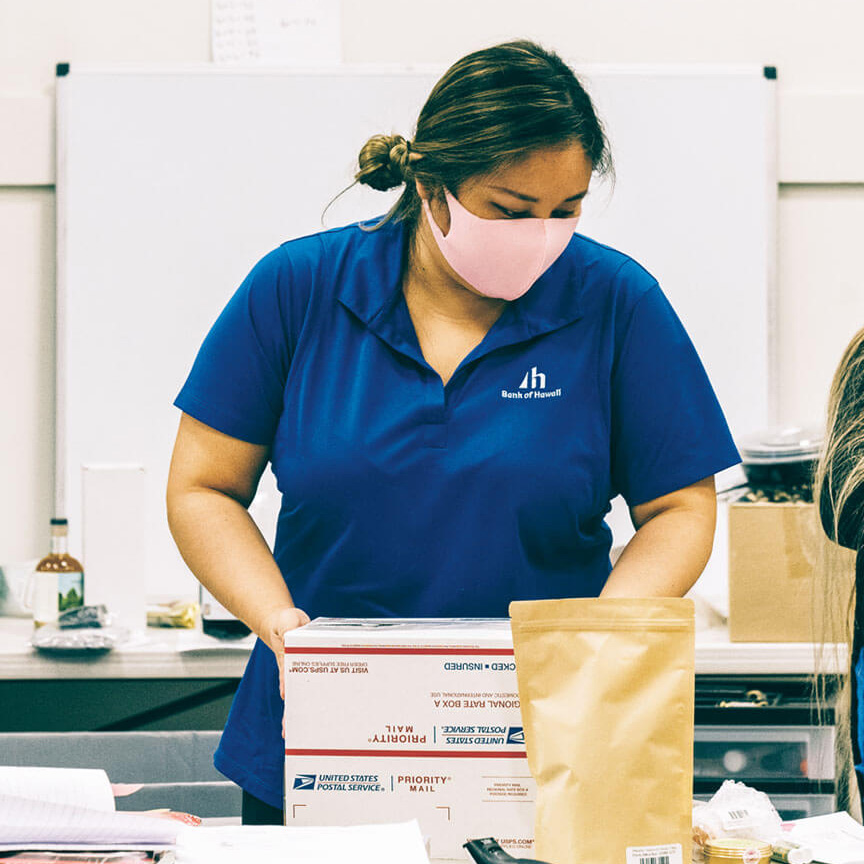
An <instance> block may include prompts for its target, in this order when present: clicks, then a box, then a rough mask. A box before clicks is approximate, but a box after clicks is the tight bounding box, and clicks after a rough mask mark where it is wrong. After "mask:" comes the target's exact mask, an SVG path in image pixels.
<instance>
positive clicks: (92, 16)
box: [0, 0, 864, 561]
mask: <svg viewBox="0 0 864 864" xmlns="http://www.w3.org/2000/svg"><path fill="white" fill-rule="evenodd" d="M342 12H343V58H344V60H345V61H347V62H352V63H362V62H367V61H372V62H411V61H422V62H427V61H428V62H438V63H442V62H444V63H446V62H451V61H453V60H455V59H456V58H458V57H459V56H461V55H462V54H464V53H467V52H468V51H471V50H474V49H475V48H478V47H483V46H486V45H490V44H493V43H495V42H497V41H501V40H504V39H510V38H515V37H521V36H526V37H529V38H534V39H537V40H538V41H540V42H542V43H543V44H545V45H547V46H548V47H551V48H553V49H555V50H556V51H558V52H559V53H560V54H562V55H565V56H567V57H572V58H575V59H576V60H577V61H579V62H584V63H627V62H642V63H645V62H647V63H677V62H688V63H693V62H696V63H727V62H728V63H740V62H748V63H758V64H760V65H775V66H777V68H778V71H779V81H778V89H779V96H780V102H779V114H780V117H779V119H780V141H779V152H780V176H781V188H780V212H779V246H780V248H779V260H778V274H779V298H778V346H777V347H778V359H779V368H780V382H779V383H780V393H779V398H780V415H781V417H780V419H781V420H783V421H785V422H792V421H798V420H805V421H806V420H810V419H819V418H820V417H821V415H822V412H823V404H824V400H825V394H826V392H827V388H828V383H829V381H830V377H831V374H832V371H833V368H834V366H835V364H836V363H837V360H838V359H839V357H840V354H841V352H842V350H843V347H844V346H845V344H846V342H847V341H848V339H849V338H850V337H851V335H852V334H853V333H854V332H855V331H856V330H857V329H858V328H859V327H861V326H864V279H861V278H860V276H859V273H858V258H859V255H858V250H859V248H860V247H861V245H862V235H864V53H862V52H861V51H860V34H861V33H862V32H864V5H862V4H858V3H854V2H849V0H820V2H818V3H817V2H816V0H811V2H801V0H761V2H759V3H754V2H752V0H722V2H721V0H652V2H651V3H645V2H644V0H603V2H601V3H598V2H596V0H592V2H585V0H554V2H553V0H534V2H532V3H525V2H522V0H471V2H470V3H466V2H465V0H458V2H457V0H439V2H438V3H436V4H434V5H433V6H428V5H425V6H424V5H423V4H410V3H409V4H406V3H404V2H394V0H365V2H363V3H358V2H351V0H343V3H342ZM209 26H210V0H148V2H147V3H144V2H143V0H136V2H133V0H76V2H75V3H69V2H67V0H0V561H10V560H20V559H24V558H29V557H34V556H36V555H39V554H41V553H42V551H43V550H44V548H45V546H46V544H47V533H48V532H47V522H48V519H49V518H50V517H51V515H53V514H52V513H51V502H52V499H53V483H52V476H53V446H54V433H53V398H54V376H53V367H54V342H53V330H54V313H53V303H54V242H53V230H54V206H53V204H54V187H53V182H54V172H53V161H52V159H53V157H52V128H53V126H52V124H53V107H52V106H53V102H52V96H53V86H54V70H55V64H56V63H57V62H58V61H69V62H72V63H75V62H87V63H96V62H100V63H101V62H104V63H109V62H110V63H126V62H128V63H141V62H162V63H165V62H172V63H173V62H202V61H207V60H209V59H210V47H209V45H210V42H209ZM382 131H389V130H382ZM402 131H403V132H404V133H406V134H408V133H409V132H410V131H411V130H408V129H406V130H402ZM360 144H362V142H358V148H359V146H360ZM730 254H734V250H730ZM742 314H745V310H742Z"/></svg>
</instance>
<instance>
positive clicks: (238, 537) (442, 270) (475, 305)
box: [168, 42, 738, 822]
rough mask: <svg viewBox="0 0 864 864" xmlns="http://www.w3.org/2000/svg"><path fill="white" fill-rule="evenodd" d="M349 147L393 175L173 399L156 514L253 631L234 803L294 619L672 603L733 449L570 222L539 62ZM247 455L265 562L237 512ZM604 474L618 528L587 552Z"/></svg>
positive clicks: (564, 76) (653, 291) (563, 155)
mask: <svg viewBox="0 0 864 864" xmlns="http://www.w3.org/2000/svg"><path fill="white" fill-rule="evenodd" d="M359 163H360V170H359V172H358V174H357V178H358V180H359V181H360V182H362V183H365V184H367V185H370V186H372V187H373V188H376V189H389V188H393V187H394V186H397V185H400V184H403V183H404V184H405V191H404V192H403V194H402V197H401V198H400V199H399V202H398V203H397V205H396V206H395V207H394V209H393V210H392V211H391V213H389V214H388V215H387V217H386V218H384V219H383V220H381V221H380V222H379V223H378V224H377V225H375V226H374V227H372V228H370V227H369V226H364V225H356V224H355V225H348V226H345V227H342V228H336V229H333V230H330V231H323V232H320V233H318V234H314V235H311V236H308V237H301V238H299V239H296V240H291V241H289V242H287V243H284V244H283V245H282V246H280V247H279V248H278V249H277V250H275V251H274V252H271V253H270V254H269V255H267V256H266V257H265V258H264V259H263V260H262V261H260V262H259V263H258V265H257V266H256V267H255V268H254V269H253V270H252V272H251V273H250V275H249V277H248V278H247V279H246V281H245V282H244V283H243V285H242V286H241V287H240V289H239V290H238V292H237V294H236V295H235V296H234V298H233V299H232V300H231V301H230V303H229V304H228V306H227V307H226V309H225V310H224V312H223V313H222V315H221V316H220V318H219V319H218V321H217V322H216V324H215V325H214V327H213V329H212V331H211V332H210V334H209V335H208V337H207V339H206V341H205V343H204V345H203V347H202V348H201V351H200V353H199V355H198V358H197V360H196V362H195V365H194V367H193V370H192V372H191V374H190V376H189V379H188V380H187V382H186V384H185V386H184V387H183V390H182V392H181V393H180V395H179V396H178V398H177V401H176V403H175V404H176V405H177V406H178V407H179V408H180V409H181V410H182V411H183V416H182V418H181V422H180V429H179V432H178V436H177V442H176V447H175V452H174V457H173V460H172V467H171V476H170V480H169V489H168V504H169V520H170V525H171V530H172V532H173V534H174V537H175V540H176V542H177V545H178V546H179V548H180V551H181V552H182V554H183V556H184V558H185V560H186V562H187V563H188V564H189V566H190V568H191V569H192V571H193V572H194V573H195V574H196V576H197V577H198V578H199V579H200V580H201V581H202V582H203V583H204V584H205V585H206V586H207V587H208V589H209V590H210V591H211V592H212V593H213V594H214V595H215V596H216V597H217V598H218V599H219V600H220V601H221V602H222V603H223V604H224V605H225V606H226V607H227V608H229V609H231V610H232V611H233V612H234V613H235V614H236V615H237V616H238V617H239V618H241V619H242V620H244V621H245V622H247V623H248V624H249V626H250V627H251V628H252V629H253V630H254V631H255V632H256V633H257V634H258V636H259V637H260V641H259V642H258V643H257V644H256V647H255V649H254V651H253V654H252V657H251V659H250V661H249V665H248V667H247V670H246V673H245V675H244V677H243V681H242V682H241V685H240V688H239V690H238V692H237V696H236V697H235V701H234V704H233V706H232V710H231V714H230V717H229V720H228V724H227V726H226V729H225V733H224V735H223V737H222V741H221V744H220V747H219V749H218V751H217V753H216V757H215V764H216V766H217V768H219V770H220V771H222V772H223V773H224V774H226V775H227V776H228V777H230V778H232V779H233V780H235V781H236V782H237V783H239V784H240V785H241V786H242V787H243V789H244V811H245V815H244V819H245V820H247V821H253V820H258V819H263V820H268V819H269V820H273V821H276V822H278V821H281V811H280V810H279V807H280V806H281V801H282V773H281V771H282V750H283V747H282V739H281V736H280V718H281V714H282V703H281V698H280V687H279V686H278V683H277V682H278V676H279V675H280V671H281V670H279V669H278V666H277V662H276V657H281V654H282V644H283V642H282V640H283V634H284V633H285V631H286V630H289V629H291V628H293V627H298V626H301V625H302V624H304V623H305V622H306V621H308V615H307V613H309V614H311V615H314V616H319V615H326V616H346V617H349V616H357V617H385V616H432V617H434V616H443V617H449V616H492V617H495V616H506V614H507V605H508V603H509V602H510V601H511V600H514V599H535V598H546V597H566V596H597V595H599V594H603V595H605V596H615V595H618V596H634V595H642V596H651V595H655V596H659V595H681V594H684V593H685V592H686V591H687V589H688V588H689V587H690V586H691V585H692V583H693V582H694V581H695V580H696V578H697V577H698V575H699V573H700V572H701V570H702V568H703V567H704V565H705V562H706V561H707V559H708V557H709V554H710V551H711V543H712V537H713V532H714V516H715V496H714V480H713V475H714V474H715V473H716V472H717V471H719V470H721V469H723V468H726V467H728V466H729V465H732V464H734V463H736V462H737V461H738V454H737V452H736V450H735V447H734V445H733V443H732V441H731V438H730V435H729V431H728V429H727V426H726V423H725V421H724V419H723V416H722V413H721V411H720V408H719V406H718V404H717V400H716V398H715V397H714V394H713V391H712V390H711V386H710V384H709V382H708V380H707V378H706V376H705V373H704V370H703V368H702V366H701V364H700V362H699V359H698V357H697V356H696V353H695V351H694V349H693V346H692V345H691V343H690V341H689V339H688V338H687V335H686V333H685V332H684V330H683V328H682V327H681V324H680V322H679V321H678V319H677V317H676V316H675V313H674V312H673V311H672V309H671V307H670V306H669V304H668V302H667V301H666V299H665V297H664V296H663V293H662V292H661V290H660V288H659V286H658V285H657V283H656V282H655V280H654V279H653V278H652V277H651V276H650V275H649V274H648V273H647V272H646V271H645V270H643V269H642V268H641V267H640V266H639V265H638V264H637V263H635V262H634V261H633V260H632V259H630V258H628V257H627V256H625V255H623V254H621V253H619V252H616V251H614V250H612V249H609V248H607V247H605V246H602V245H601V244H599V243H596V242H593V241H591V240H589V239H587V238H585V237H581V236H579V235H574V233H573V231H574V228H575V225H576V221H577V219H578V217H579V212H580V208H581V202H582V200H583V199H584V197H585V195H586V194H587V193H588V187H589V183H590V180H591V178H592V175H594V174H603V173H607V172H608V171H609V170H610V167H611V162H610V156H609V151H608V145H607V142H606V138H605V136H604V134H603V130H602V127H601V125H600V122H599V121H598V119H597V116H596V114H595V112H594V108H593V106H592V104H591V100H590V99H589V97H588V95H587V94H586V93H585V91H584V90H583V88H582V87H581V85H580V84H579V82H578V81H577V79H576V78H575V76H574V75H573V72H572V70H570V69H569V67H568V66H567V65H566V64H564V63H563V62H562V61H561V59H560V58H559V57H557V56H556V55H555V54H552V53H549V52H546V51H544V50H543V49H542V48H540V47H539V46H537V45H535V44H533V43H530V42H512V43H507V44H503V45H498V46H495V47H492V48H489V49H485V50H482V51H477V52H475V53H473V54H470V55H468V56H467V57H465V58H463V59H462V60H459V61H458V62H457V63H456V64H455V65H454V66H453V67H452V68H451V69H449V70H448V71H447V72H446V73H445V75H444V76H443V78H442V79H441V80H440V81H439V82H438V84H437V85H436V86H435V88H434V89H433V91H432V93H431V95H430V96H429V99H428V100H427V102H426V104H425V106H424V108H423V110H422V112H421V114H420V117H419V120H418V123H417V131H416V135H415V137H414V139H413V141H411V142H408V141H406V140H405V139H404V138H401V137H399V136H376V137H374V138H372V139H371V140H370V141H369V142H368V143H367V144H366V146H365V147H364V148H363V150H362V151H361V153H360V157H359ZM529 289H530V290H529ZM268 460H269V461H270V462H271V464H272V468H273V471H274V473H275V475H276V478H277V481H278V485H279V488H280V491H281V492H282V495H283V501H282V508H281V511H280V514H279V521H278V530H277V538H276V544H275V552H274V555H271V554H270V551H269V549H268V548H267V546H266V544H265V543H264V541H263V539H262V538H261V535H260V534H259V532H258V530H257V529H256V527H255V525H254V523H253V522H252V520H251V519H250V518H249V516H248V513H247V511H246V508H247V506H248V504H249V502H250V501H251V500H252V497H253V495H254V493H255V488H256V485H257V483H258V479H259V477H260V475H261V472H262V471H263V469H264V467H265V465H266V464H267V462H268ZM619 492H620V493H622V494H623V495H624V496H625V498H626V500H627V501H628V503H629V506H630V510H631V514H632V517H633V521H634V524H635V526H636V527H637V529H638V530H637V532H636V534H635V536H634V537H633V539H632V540H631V542H630V544H629V545H628V546H627V548H626V550H625V551H624V553H623V554H622V555H621V556H620V558H619V559H618V560H617V561H616V565H615V568H614V569H611V567H610V562H609V547H610V532H609V530H608V528H607V527H606V525H605V523H604V521H603V517H604V515H605V514H606V512H607V511H608V509H609V501H610V499H611V498H612V497H614V496H615V495H616V494H617V493H619ZM610 569H611V573H610ZM301 610H303V611H301Z"/></svg>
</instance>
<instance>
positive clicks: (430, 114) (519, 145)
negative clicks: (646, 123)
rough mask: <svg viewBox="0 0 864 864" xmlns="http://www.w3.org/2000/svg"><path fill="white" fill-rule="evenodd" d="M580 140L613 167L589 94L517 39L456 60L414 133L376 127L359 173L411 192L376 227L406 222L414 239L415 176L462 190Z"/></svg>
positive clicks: (436, 190)
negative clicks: (537, 154)
mask: <svg viewBox="0 0 864 864" xmlns="http://www.w3.org/2000/svg"><path fill="white" fill-rule="evenodd" d="M572 143H578V144H580V145H581V146H582V148H583V149H584V151H585V155H586V156H587V157H588V160H589V161H590V163H591V166H592V168H593V170H594V171H595V172H596V173H598V174H600V175H606V174H609V175H611V174H613V167H612V157H611V154H610V151H609V143H608V141H607V139H606V135H605V133H604V131H603V126H602V124H601V122H600V120H599V118H598V117H597V114H596V112H595V110H594V105H593V104H592V102H591V98H590V96H589V95H588V93H587V92H586V91H585V89H584V88H583V87H582V85H581V84H580V83H579V81H578V79H577V78H576V76H575V74H574V73H573V70H572V69H571V68H570V67H569V66H568V65H567V64H566V63H565V62H564V61H563V60H562V59H561V58H560V57H559V56H558V55H557V54H555V53H553V52H551V51H547V50H545V49H544V48H541V47H540V46H539V45H537V44H536V43H534V42H529V41H527V40H519V41H515V42H505V43H503V44H500V45H495V46H493V47H491V48H484V49H482V50H480V51H475V52H473V53H472V54H468V55H467V56H465V57H463V58H462V59H461V60H457V61H456V63H454V64H453V65H452V66H451V67H450V68H449V69H448V70H447V71H446V72H445V73H444V75H443V77H442V78H441V80H440V81H438V83H437V84H436V85H435V86H434V87H433V88H432V92H431V93H430V94H429V98H428V99H427V100H426V104H425V105H424V106H423V109H422V110H421V112H420V116H419V119H418V120H417V129H416V132H415V134H414V138H413V140H412V141H410V142H408V141H406V139H405V138H403V137H402V136H401V135H375V136H373V137H372V138H370V139H369V140H368V141H367V142H366V144H365V145H364V146H363V148H362V149H361V150H360V155H359V159H358V163H359V170H358V171H357V173H356V174H355V181H356V182H359V183H363V184H365V185H367V186H371V187H372V188H373V189H380V190H386V189H393V188H395V187H396V186H400V185H402V184H403V183H404V184H405V191H404V192H403V193H402V195H401V197H400V198H399V200H398V201H397V202H396V204H395V205H394V206H393V208H392V209H391V210H390V212H389V213H387V215H386V216H384V218H382V219H381V221H380V222H378V223H377V224H376V225H374V226H373V227H371V228H367V229H366V230H372V231H374V230H376V229H378V228H380V227H381V226H383V225H384V224H386V223H387V222H389V221H390V220H393V221H404V222H405V223H406V225H407V227H408V232H409V238H413V236H414V232H415V231H416V227H417V222H418V220H419V217H420V196H419V195H418V194H417V189H416V187H415V185H414V182H413V181H414V180H415V179H416V180H419V181H420V182H421V183H422V184H423V185H424V186H427V187H428V188H430V189H431V190H432V191H433V194H440V192H441V189H442V188H443V187H445V186H446V187H447V188H448V189H449V190H450V191H451V192H453V194H457V192H458V189H459V187H460V186H461V185H462V183H464V182H465V181H466V180H468V179H469V178H471V177H473V176H475V175H478V174H488V173H492V172H494V171H499V170H502V169H504V168H506V167H508V166H509V165H511V164H513V163H515V162H518V161H519V160H520V159H522V158H524V157H525V156H526V155H527V154H528V153H529V152H530V151H532V150H537V149H542V148H549V147H565V146H567V145H569V144H572Z"/></svg>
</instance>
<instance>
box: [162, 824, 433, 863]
mask: <svg viewBox="0 0 864 864" xmlns="http://www.w3.org/2000/svg"><path fill="white" fill-rule="evenodd" d="M175 854H176V864H237V862H238V861H254V862H255V864H286V862H288V861H292V862H297V864H346V862H350V864H429V858H428V857H427V855H426V849H425V847H424V845H423V838H422V836H421V834H420V827H419V825H418V824H417V822H416V821H413V822H400V823H394V824H391V825H358V826H353V827H347V828H341V827H335V828H310V827H302V828H282V827H279V826H261V827H258V826H249V825H247V826H242V827H235V826H226V827H218V828H184V829H183V830H182V831H181V832H180V833H179V834H178V835H177V847H176V851H175Z"/></svg>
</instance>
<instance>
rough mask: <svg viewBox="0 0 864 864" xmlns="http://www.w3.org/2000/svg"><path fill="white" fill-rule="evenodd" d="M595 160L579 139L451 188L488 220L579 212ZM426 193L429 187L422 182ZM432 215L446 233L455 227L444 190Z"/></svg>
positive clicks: (420, 188)
mask: <svg viewBox="0 0 864 864" xmlns="http://www.w3.org/2000/svg"><path fill="white" fill-rule="evenodd" d="M591 173H592V168H591V163H590V162H589V161H588V158H587V157H586V156H585V151H584V150H583V149H582V147H581V146H580V145H579V144H575V143H574V144H570V145H568V146H566V147H560V148H549V149H545V150H535V151H532V152H531V153H529V154H528V155H527V156H526V157H525V158H524V159H522V160H520V161H519V162H517V163H515V164H513V165H511V166H510V167H508V168H505V169H502V170H500V171H497V172H495V173H493V174H482V175H478V176H476V177H472V178H471V179H470V180H467V181H466V182H465V183H463V184H462V185H461V186H460V187H459V189H451V190H450V192H451V193H452V194H453V195H455V196H456V197H457V198H458V199H459V203H460V204H461V205H462V206H463V207H464V208H465V209H466V210H468V211H469V212H471V213H473V214H474V215H475V216H479V217H481V218H483V219H525V218H534V219H554V218H572V217H574V216H578V215H579V213H580V211H581V208H582V200H583V199H584V197H585V196H586V195H587V194H588V184H589V183H590V181H591ZM417 191H418V193H419V194H420V197H421V198H428V197H429V192H428V190H427V189H426V188H425V187H424V186H423V185H422V184H421V183H420V182H419V181H417ZM429 207H430V210H431V211H432V216H433V218H434V219H435V221H436V223H437V224H438V227H439V228H440V229H441V231H442V233H443V234H445V235H446V234H447V232H448V231H449V230H450V213H449V211H448V209H447V203H446V201H445V200H444V196H443V194H442V195H440V196H438V197H437V198H432V199H430V200H429Z"/></svg>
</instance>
